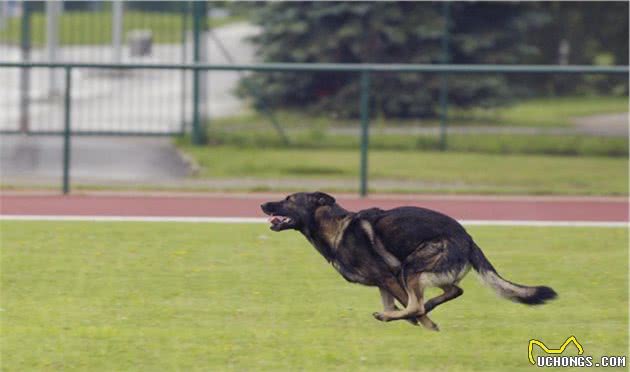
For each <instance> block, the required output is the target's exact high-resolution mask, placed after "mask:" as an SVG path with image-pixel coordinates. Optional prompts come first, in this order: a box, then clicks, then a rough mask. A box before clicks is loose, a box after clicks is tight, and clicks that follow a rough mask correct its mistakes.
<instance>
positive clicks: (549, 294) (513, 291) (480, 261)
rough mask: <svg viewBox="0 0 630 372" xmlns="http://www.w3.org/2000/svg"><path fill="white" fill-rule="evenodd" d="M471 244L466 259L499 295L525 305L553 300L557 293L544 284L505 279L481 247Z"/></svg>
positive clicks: (540, 303)
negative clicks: (533, 285)
mask: <svg viewBox="0 0 630 372" xmlns="http://www.w3.org/2000/svg"><path fill="white" fill-rule="evenodd" d="M471 244H472V250H471V252H470V257H468V260H469V261H470V264H471V265H472V267H473V269H475V271H476V272H477V273H479V276H480V277H481V279H482V280H483V281H484V283H486V284H487V285H488V286H490V287H491V288H492V289H494V291H495V292H496V293H497V294H498V295H499V296H501V297H503V298H507V299H508V300H510V301H514V302H520V303H522V304H527V305H542V304H544V303H545V301H547V300H553V299H554V298H556V297H557V296H558V294H557V293H556V292H555V291H554V290H553V289H551V288H549V287H545V286H538V287H530V286H525V285H520V284H516V283H512V282H510V281H509V280H505V279H503V278H502V277H501V275H499V273H497V271H496V270H495V268H494V267H493V266H492V264H491V263H490V261H488V259H487V258H486V256H485V255H484V254H483V252H482V251H481V249H480V248H479V247H478V246H477V244H475V243H474V242H472V243H471Z"/></svg>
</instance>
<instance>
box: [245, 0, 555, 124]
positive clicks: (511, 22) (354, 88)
mask: <svg viewBox="0 0 630 372" xmlns="http://www.w3.org/2000/svg"><path fill="white" fill-rule="evenodd" d="M443 7H444V4H441V3H428V2H399V3H388V2H385V3H382V2H370V3H365V2H336V3H327V2H323V3H318V2H308V3H307V2H300V3H268V4H265V5H264V6H261V8H260V10H259V11H258V12H257V14H258V18H257V22H258V23H259V24H260V25H261V26H262V29H263V32H262V33H261V34H260V35H259V36H257V37H255V38H254V40H253V41H254V43H255V44H256V45H258V46H259V50H258V52H259V56H260V57H261V59H262V60H263V61H265V62H280V61H282V62H345V63H427V64H428V63H441V62H444V61H445V55H444V53H443V49H442V36H443V34H444V32H445V18H444V17H443V9H442V8H443ZM530 8H531V9H530ZM517 9H519V5H516V4H510V3H493V4H488V3H461V4H460V3H453V4H451V9H450V11H451V14H452V21H451V23H450V28H451V32H452V33H453V36H452V38H451V40H450V44H451V46H450V49H451V55H452V59H453V61H454V62H457V63H517V62H518V61H519V60H521V59H523V58H526V57H527V56H529V55H531V54H533V53H535V52H536V48H534V47H532V46H531V45H528V44H527V43H526V41H525V40H524V37H523V35H525V33H526V32H525V31H527V30H530V29H532V28H535V27H536V26H538V25H540V24H543V23H544V21H545V16H544V15H543V14H539V13H537V12H536V9H535V8H534V7H528V11H526V12H518V11H516V10H517ZM249 79H250V80H251V81H250V82H249V83H251V82H252V81H253V82H254V83H256V84H258V85H259V86H260V87H262V89H261V91H262V95H261V96H260V97H258V103H260V101H261V100H265V101H267V102H268V103H269V104H271V105H283V106H294V107H304V106H307V107H312V108H316V109H319V110H327V111H332V112H334V113H337V114H338V115H340V116H344V117H347V116H356V115H357V111H358V107H357V97H358V94H359V85H358V81H357V80H358V79H357V75H356V74H352V73H336V72H326V73H308V74H307V73H302V72H300V73H276V74H269V73H258V74H254V75H253V76H251V77H250V78H249ZM440 84H441V77H440V76H439V75H437V74H417V73H407V74H401V73H378V74H374V76H373V78H372V100H373V102H372V103H373V105H372V107H375V108H376V111H377V112H376V113H377V114H384V115H387V116H397V117H418V116H431V115H434V114H436V111H437V108H436V103H437V101H438V94H439V89H440ZM449 86H450V88H451V89H450V90H451V92H452V93H451V96H450V99H451V101H452V102H454V103H455V104H457V105H459V106H470V105H484V106H491V105H496V104H497V103H500V102H503V101H505V98H506V97H508V96H509V90H508V87H507V84H506V79H505V77H503V76H495V75H483V76H450V77H449Z"/></svg>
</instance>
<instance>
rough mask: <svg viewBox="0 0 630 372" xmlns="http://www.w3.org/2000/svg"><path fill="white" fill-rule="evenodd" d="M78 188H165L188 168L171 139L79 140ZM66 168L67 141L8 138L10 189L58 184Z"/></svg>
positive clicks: (4, 160) (0, 164)
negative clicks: (116, 185) (121, 184)
mask: <svg viewBox="0 0 630 372" xmlns="http://www.w3.org/2000/svg"><path fill="white" fill-rule="evenodd" d="M70 157H71V177H72V181H73V182H82V181H84V182H101V183H104V184H107V183H110V182H114V183H115V182H123V181H124V182H132V183H138V184H149V183H160V182H166V181H173V180H177V179H182V178H185V177H186V176H187V175H189V173H190V171H189V166H188V164H187V163H186V162H185V161H184V160H183V159H182V158H181V157H180V156H179V154H178V153H177V151H176V150H175V148H174V147H173V146H172V145H171V140H170V139H169V138H161V137H160V138H156V137H153V138H145V137H91V136H90V137H88V136H83V137H73V138H72V142H71V153H70ZM62 168H63V138H62V137H61V136H23V135H11V136H3V137H2V138H1V139H0V181H1V182H2V183H5V184H7V183H9V184H13V183H16V184H38V183H39V184H55V183H57V182H60V180H61V176H62Z"/></svg>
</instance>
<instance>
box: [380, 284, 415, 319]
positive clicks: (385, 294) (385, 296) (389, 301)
mask: <svg viewBox="0 0 630 372" xmlns="http://www.w3.org/2000/svg"><path fill="white" fill-rule="evenodd" d="M396 286H398V283H396ZM398 287H399V288H400V286H398ZM378 290H379V292H380V293H381V302H382V303H383V310H384V311H396V310H399V309H398V307H397V306H396V303H395V302H394V296H393V295H392V294H391V293H390V290H389V289H387V288H383V287H379V288H378ZM395 291H396V292H399V293H400V292H403V293H404V290H403V289H402V288H400V289H399V290H395ZM406 296H407V295H406V294H405V297H406ZM398 301H400V302H401V303H402V304H403V306H404V305H406V304H407V301H405V302H402V301H401V299H400V298H399V299H398ZM406 320H407V321H408V322H409V323H411V324H413V325H418V321H417V320H416V319H414V318H409V319H406Z"/></svg>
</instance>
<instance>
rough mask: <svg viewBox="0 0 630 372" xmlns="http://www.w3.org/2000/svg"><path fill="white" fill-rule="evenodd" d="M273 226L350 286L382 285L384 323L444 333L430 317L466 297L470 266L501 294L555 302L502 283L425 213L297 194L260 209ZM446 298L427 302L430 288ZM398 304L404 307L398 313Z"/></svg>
mask: <svg viewBox="0 0 630 372" xmlns="http://www.w3.org/2000/svg"><path fill="white" fill-rule="evenodd" d="M261 208H262V210H263V212H265V214H267V215H270V216H271V217H270V220H271V223H272V225H271V229H272V230H274V231H282V230H287V229H294V230H298V231H300V232H301V233H302V234H303V235H304V236H305V237H306V239H308V241H309V242H310V243H311V244H312V245H313V246H314V247H315V249H317V251H319V253H320V254H321V255H322V256H324V258H325V259H326V260H327V261H328V262H330V263H331V264H332V266H333V267H334V268H335V269H336V270H337V271H338V272H339V273H340V274H341V276H343V277H344V278H345V279H346V280H347V281H349V282H352V283H359V284H363V285H367V286H375V287H378V288H379V292H380V294H381V299H382V302H383V308H384V310H383V311H382V312H378V313H374V314H373V315H374V317H375V318H376V319H378V320H381V321H386V322H387V321H391V320H399V319H405V320H407V321H409V322H411V323H413V324H417V323H420V324H422V325H423V326H424V327H426V328H429V329H433V330H438V327H437V325H436V324H435V323H433V322H432V321H431V319H429V317H428V316H427V314H428V313H429V312H430V311H432V310H433V309H435V308H436V307H437V306H439V305H440V304H443V303H445V302H447V301H450V300H452V299H454V298H457V297H459V296H461V295H462V294H463V292H464V291H463V290H462V289H461V288H460V287H458V283H459V282H460V280H462V278H463V277H464V276H465V275H466V274H467V273H468V271H469V269H470V268H471V267H472V268H473V269H474V270H475V271H476V272H477V273H478V274H479V275H480V277H481V278H482V279H483V281H484V282H485V283H486V284H488V285H489V286H490V287H491V288H492V289H494V290H495V292H496V293H497V294H498V295H499V296H501V297H504V298H507V299H509V300H512V301H515V302H520V303H523V304H528V305H539V304H543V303H545V301H546V300H550V299H553V298H555V297H556V292H555V291H554V290H553V289H551V288H549V287H545V286H538V287H530V286H523V285H519V284H515V283H512V282H510V281H508V280H505V279H503V278H502V277H501V276H500V275H499V274H498V273H497V271H496V270H495V269H494V267H493V266H492V264H491V263H490V262H489V261H488V259H487V258H486V257H485V256H484V254H483V252H482V251H481V249H480V248H479V247H478V246H477V244H475V242H474V241H473V239H472V237H471V236H470V235H468V233H467V232H466V230H465V229H464V228H463V227H462V226H461V225H460V224H459V223H458V222H457V221H455V220H454V219H452V218H451V217H448V216H446V215H444V214H441V213H438V212H435V211H431V210H428V209H424V208H416V207H400V208H395V209H391V210H382V209H378V208H372V209H366V210H362V211H359V212H350V211H347V210H345V209H344V208H342V207H341V206H340V205H339V204H337V203H336V201H335V199H334V198H333V197H332V196H330V195H327V194H324V193H321V192H315V193H297V194H292V195H289V196H287V197H286V198H285V199H284V200H281V201H277V202H269V203H265V204H263V205H262V206H261ZM429 287H439V288H441V289H442V290H443V291H444V293H443V294H441V295H439V296H437V297H435V298H431V299H429V300H426V299H425V298H424V291H425V289H426V288H429ZM394 300H397V301H398V302H399V303H400V304H402V305H403V306H404V308H403V309H398V308H397V307H396V305H395V301H394Z"/></svg>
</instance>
